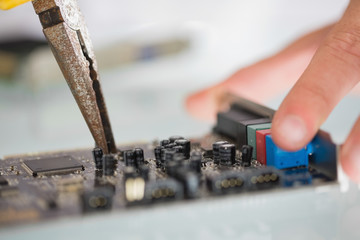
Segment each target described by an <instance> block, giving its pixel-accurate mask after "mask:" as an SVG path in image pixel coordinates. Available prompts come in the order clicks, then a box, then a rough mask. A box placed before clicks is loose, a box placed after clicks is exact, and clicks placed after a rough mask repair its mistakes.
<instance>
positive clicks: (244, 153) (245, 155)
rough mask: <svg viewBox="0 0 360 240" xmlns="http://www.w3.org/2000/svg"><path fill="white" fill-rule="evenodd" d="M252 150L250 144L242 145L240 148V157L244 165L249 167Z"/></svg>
mask: <svg viewBox="0 0 360 240" xmlns="http://www.w3.org/2000/svg"><path fill="white" fill-rule="evenodd" d="M252 152H253V147H252V146H250V145H244V146H242V148H241V159H242V162H243V166H244V167H250V165H251V156H252Z"/></svg>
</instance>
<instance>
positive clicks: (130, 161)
mask: <svg viewBox="0 0 360 240" xmlns="http://www.w3.org/2000/svg"><path fill="white" fill-rule="evenodd" d="M123 154H124V162H125V165H126V166H133V167H135V166H136V163H135V154H134V151H133V150H127V151H124V153H123Z"/></svg>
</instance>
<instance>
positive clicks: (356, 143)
mask: <svg viewBox="0 0 360 240" xmlns="http://www.w3.org/2000/svg"><path fill="white" fill-rule="evenodd" d="M359 12H360V1H359V0H352V1H350V3H349V6H348V8H347V9H346V11H345V13H344V15H343V16H342V18H341V19H340V20H339V21H338V22H337V23H336V24H334V25H331V26H327V27H325V28H322V29H320V30H318V31H315V32H313V33H310V34H308V35H306V36H304V37H302V38H300V39H298V40H297V41H295V42H294V43H292V44H291V45H289V46H288V47H287V48H285V49H284V50H282V51H281V52H279V53H278V54H276V55H274V56H271V57H269V58H267V59H265V60H262V61H260V62H258V63H255V64H253V65H251V66H249V67H246V68H243V69H240V70H239V71H237V72H236V73H235V74H234V75H232V76H231V77H230V78H228V79H226V80H225V81H223V82H221V83H219V84H216V85H215V86H212V87H209V88H207V89H204V90H202V91H200V92H198V93H195V94H192V95H191V96H189V97H188V99H187V101H186V105H187V108H188V110H189V111H190V113H192V114H193V115H194V116H197V117H199V118H202V119H214V117H215V113H216V112H217V111H218V110H219V109H221V108H222V107H223V102H221V95H222V94H223V93H224V92H231V93H233V94H236V95H240V96H242V97H246V98H248V99H250V100H253V101H256V102H264V101H266V100H268V99H270V98H271V97H274V96H276V95H277V94H279V93H281V92H284V91H285V90H286V89H289V88H290V87H292V89H291V90H290V92H289V93H288V95H287V96H286V98H285V99H284V101H283V102H282V104H281V105H280V107H279V109H278V110H277V112H276V114H275V116H274V119H273V121H272V137H273V139H274V141H275V143H276V144H277V145H278V146H279V147H281V148H283V149H285V150H289V151H295V150H299V149H301V148H302V147H304V146H305V145H306V144H307V143H308V142H309V141H311V139H312V138H313V137H314V136H315V134H316V132H317V131H318V129H319V127H320V126H321V124H322V123H323V122H324V121H325V120H326V118H327V117H328V116H329V114H330V113H331V111H332V110H333V109H334V107H335V106H336V105H337V104H338V102H339V101H340V100H341V99H342V98H343V97H344V96H345V95H346V94H348V93H349V92H350V91H351V93H352V94H359V93H360V86H359V85H360V84H358V82H359V80H360V15H359V14H358V13H359ZM269 89H271V91H269ZM255 93H256V94H255ZM204 106H206V108H204ZM358 107H360V106H358ZM288 132H291V133H292V134H287V133H288ZM340 162H341V164H342V167H343V169H344V171H345V172H346V173H347V174H348V176H349V177H350V178H351V179H352V180H353V181H355V182H358V183H359V182H360V117H359V118H358V119H357V121H356V123H355V125H354V127H353V129H352V131H351V132H350V134H349V136H348V137H347V139H346V141H345V142H344V144H343V145H342V147H341V149H340Z"/></svg>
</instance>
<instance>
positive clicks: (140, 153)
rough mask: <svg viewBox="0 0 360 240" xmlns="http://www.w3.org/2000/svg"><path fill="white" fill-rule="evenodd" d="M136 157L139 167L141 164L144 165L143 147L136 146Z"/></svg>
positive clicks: (136, 163)
mask: <svg viewBox="0 0 360 240" xmlns="http://www.w3.org/2000/svg"><path fill="white" fill-rule="evenodd" d="M134 158H135V165H136V166H137V167H140V166H141V165H143V164H144V163H145V162H144V150H142V149H141V148H135V149H134Z"/></svg>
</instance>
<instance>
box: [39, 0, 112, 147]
mask: <svg viewBox="0 0 360 240" xmlns="http://www.w3.org/2000/svg"><path fill="white" fill-rule="evenodd" d="M33 6H34V9H35V11H36V13H37V14H38V15H39V18H40V22H41V24H42V26H43V32H44V35H45V37H46V38H47V40H48V43H49V45H50V47H51V49H52V51H53V54H54V56H55V58H56V60H57V62H58V64H59V66H60V69H61V71H62V73H63V75H64V77H65V79H66V81H67V83H68V85H69V87H70V89H71V92H72V94H73V96H74V98H75V100H76V102H77V104H78V106H79V108H80V111H81V113H82V115H83V117H84V119H85V121H86V123H87V125H88V128H89V129H90V132H91V134H92V136H93V138H94V140H95V142H96V144H97V146H99V147H101V148H102V149H103V151H104V153H109V152H116V146H115V141H114V137H113V134H112V130H111V124H110V120H109V117H108V114H107V108H106V105H105V101H104V97H103V94H102V90H101V85H100V81H99V77H98V74H97V72H98V71H97V63H96V60H95V55H94V52H93V47H92V44H91V41H90V38H89V34H88V30H87V28H86V25H85V22H84V19H83V16H82V14H81V12H80V9H79V7H78V4H77V1H76V0H33Z"/></svg>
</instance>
